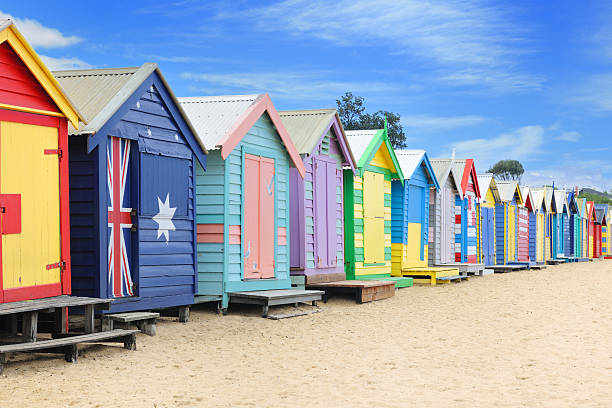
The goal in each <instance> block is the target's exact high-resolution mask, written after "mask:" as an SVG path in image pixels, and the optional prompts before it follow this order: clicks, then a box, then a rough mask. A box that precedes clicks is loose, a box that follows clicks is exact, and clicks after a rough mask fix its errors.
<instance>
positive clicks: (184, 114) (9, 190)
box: [0, 20, 612, 312]
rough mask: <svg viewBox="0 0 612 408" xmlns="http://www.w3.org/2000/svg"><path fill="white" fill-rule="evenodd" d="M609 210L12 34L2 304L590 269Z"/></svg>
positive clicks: (322, 119) (4, 76) (262, 99)
mask: <svg viewBox="0 0 612 408" xmlns="http://www.w3.org/2000/svg"><path fill="white" fill-rule="evenodd" d="M610 219H612V213H611V212H610V209H609V208H607V207H604V206H596V205H594V204H593V203H592V202H587V201H585V200H584V199H581V198H577V197H576V192H575V191H570V192H568V191H564V190H559V189H554V188H552V187H543V188H529V187H523V186H520V185H519V184H518V183H517V182H516V181H497V180H496V179H495V178H494V177H492V175H490V174H477V172H476V166H475V163H474V161H473V160H472V159H455V158H447V159H433V158H432V159H430V158H429V157H428V155H427V153H426V152H425V151H423V150H403V149H400V150H398V149H394V148H393V147H392V146H391V144H390V142H389V137H388V134H387V128H386V126H385V128H383V129H378V130H354V131H345V130H344V129H343V127H342V123H341V122H340V119H339V116H338V114H337V112H336V111H335V110H334V109H321V110H302V111H284V112H278V111H277V110H276V109H275V107H274V105H273V104H272V101H271V99H270V97H269V96H268V95H267V94H263V95H239V96H206V97H187V98H177V97H175V95H174V93H173V91H172V89H171V88H170V86H169V85H168V83H167V82H166V80H165V79H164V77H163V75H162V73H161V72H160V70H159V68H158V67H157V65H155V64H150V63H147V64H144V65H142V66H141V67H138V68H120V69H90V70H77V71H61V72H53V73H52V72H50V71H49V70H48V69H47V68H46V67H45V65H44V63H43V62H42V61H41V59H40V58H39V57H38V56H37V55H36V53H35V52H34V50H33V49H32V48H31V47H30V46H29V45H28V43H27V41H26V40H25V39H24V38H23V37H22V35H21V34H20V33H19V31H18V30H17V29H16V28H15V26H14V25H13V24H12V23H11V22H10V20H5V21H0V229H1V231H2V239H1V242H0V258H1V264H0V303H8V302H16V301H22V300H29V299H39V298H46V297H53V296H57V295H62V294H74V295H79V296H89V297H95V298H105V299H107V298H112V299H114V300H115V301H114V302H113V304H112V308H111V311H113V312H118V311H135V310H148V309H163V308H169V307H175V306H181V305H191V304H193V303H197V302H204V301H217V302H220V303H219V304H220V307H221V308H223V309H225V308H227V306H228V304H229V302H230V300H231V296H230V294H231V293H236V292H246V291H262V290H284V289H290V288H291V287H292V277H293V280H294V281H295V280H296V277H297V278H300V277H301V279H302V280H303V282H305V284H308V283H321V282H329V281H339V280H355V279H359V280H372V279H376V280H378V279H389V280H393V281H394V282H396V286H398V287H401V286H409V285H411V284H412V282H413V280H415V281H419V280H421V281H423V280H424V281H426V282H429V281H432V280H433V282H434V283H435V280H436V279H438V278H440V279H444V278H445V277H452V276H454V275H458V274H460V273H462V271H465V270H469V268H471V267H473V268H476V269H483V268H486V267H487V266H491V265H505V264H513V263H527V264H529V263H538V262H540V263H542V262H546V261H547V260H548V259H562V258H564V259H569V258H597V257H600V256H602V254H612V247H610V245H608V244H607V235H608V231H610V228H609V221H608V220H610Z"/></svg>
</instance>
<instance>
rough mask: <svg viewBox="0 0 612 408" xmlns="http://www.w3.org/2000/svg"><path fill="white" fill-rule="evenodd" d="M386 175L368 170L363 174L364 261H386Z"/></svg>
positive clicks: (375, 262) (374, 262)
mask: <svg viewBox="0 0 612 408" xmlns="http://www.w3.org/2000/svg"><path fill="white" fill-rule="evenodd" d="M384 183H385V177H384V175H383V174H381V173H374V172H371V171H366V172H365V174H364V175H363V236H364V238H363V239H364V249H363V254H364V263H366V264H380V263H384V262H385V190H384Z"/></svg>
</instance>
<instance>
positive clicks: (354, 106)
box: [336, 92, 365, 130]
mask: <svg viewBox="0 0 612 408" xmlns="http://www.w3.org/2000/svg"><path fill="white" fill-rule="evenodd" d="M336 106H337V107H338V115H339V116H340V121H341V122H342V126H344V129H346V130H358V129H360V128H359V123H360V121H361V115H362V114H363V112H364V111H365V107H364V106H363V98H362V97H361V96H354V95H353V93H352V92H347V93H345V94H344V95H343V96H341V97H340V99H336Z"/></svg>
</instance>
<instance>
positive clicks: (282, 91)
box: [181, 71, 398, 101]
mask: <svg viewBox="0 0 612 408" xmlns="http://www.w3.org/2000/svg"><path fill="white" fill-rule="evenodd" d="M328 74H329V73H327V72H278V71H277V72H263V73H257V72H239V73H227V74H215V73H194V72H184V73H182V74H181V78H183V79H186V80H190V81H193V82H194V83H197V85H192V86H191V90H192V91H196V92H206V93H210V94H214V93H265V92H268V93H270V94H271V95H272V96H273V97H276V98H284V99H291V100H296V98H299V99H302V100H304V99H325V98H328V99H331V100H332V101H334V100H335V98H337V97H338V96H339V95H342V94H344V92H346V90H347V89H350V90H352V91H353V92H354V93H355V94H359V95H364V94H371V93H395V92H397V91H398V87H397V86H394V85H393V84H386V83H382V82H347V81H342V80H333V79H326V76H328Z"/></svg>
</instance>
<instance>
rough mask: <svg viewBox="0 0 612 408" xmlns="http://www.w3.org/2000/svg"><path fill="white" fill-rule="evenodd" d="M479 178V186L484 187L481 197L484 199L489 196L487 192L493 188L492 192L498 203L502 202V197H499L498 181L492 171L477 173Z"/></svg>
mask: <svg viewBox="0 0 612 408" xmlns="http://www.w3.org/2000/svg"><path fill="white" fill-rule="evenodd" d="M476 177H477V178H478V186H479V188H482V192H481V198H482V199H484V198H485V197H486V196H487V192H488V191H489V190H491V194H493V199H494V200H495V202H496V203H499V202H501V198H500V197H499V190H498V189H497V183H496V182H495V178H494V177H493V174H492V173H480V174H478V175H476Z"/></svg>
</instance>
